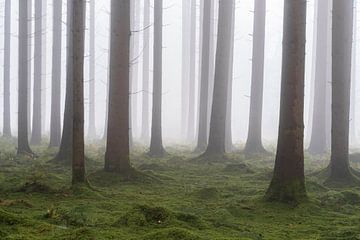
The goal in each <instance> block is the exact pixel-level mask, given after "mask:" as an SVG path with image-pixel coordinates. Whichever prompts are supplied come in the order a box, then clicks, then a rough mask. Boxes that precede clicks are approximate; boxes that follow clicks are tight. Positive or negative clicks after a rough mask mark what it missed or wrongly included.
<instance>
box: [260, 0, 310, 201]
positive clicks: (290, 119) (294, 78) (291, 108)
mask: <svg viewBox="0 0 360 240" xmlns="http://www.w3.org/2000/svg"><path fill="white" fill-rule="evenodd" d="M284 9H285V11H284V37H283V58H282V79H281V102H280V122H279V137H278V145H277V153H276V159H275V168H274V175H273V179H272V181H271V184H270V186H269V189H268V191H267V194H266V197H267V199H268V200H270V201H282V202H297V201H300V200H301V199H303V198H305V197H306V190H305V176H304V148H303V142H304V123H303V121H304V72H305V36H306V0H289V1H285V5H284Z"/></svg>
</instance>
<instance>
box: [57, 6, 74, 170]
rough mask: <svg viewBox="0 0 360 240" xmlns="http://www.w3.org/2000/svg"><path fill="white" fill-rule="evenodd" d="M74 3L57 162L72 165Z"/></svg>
mask: <svg viewBox="0 0 360 240" xmlns="http://www.w3.org/2000/svg"><path fill="white" fill-rule="evenodd" d="M73 1H74V0H67V24H66V27H67V39H66V41H67V54H66V55H67V56H66V93H65V112H64V123H63V132H62V137H61V143H60V150H59V153H58V154H57V156H56V158H55V161H58V162H64V163H67V164H69V163H71V161H72V155H73V153H72V145H73V120H72V119H73V104H72V102H73V75H72V72H73V46H72V44H73V35H72V28H73V25H72V24H73V19H72V17H73Z"/></svg>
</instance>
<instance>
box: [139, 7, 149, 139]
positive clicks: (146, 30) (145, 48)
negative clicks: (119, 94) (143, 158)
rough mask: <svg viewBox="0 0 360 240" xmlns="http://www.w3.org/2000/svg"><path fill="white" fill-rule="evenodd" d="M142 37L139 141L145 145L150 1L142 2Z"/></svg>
mask: <svg viewBox="0 0 360 240" xmlns="http://www.w3.org/2000/svg"><path fill="white" fill-rule="evenodd" d="M143 20H144V24H143V25H144V26H143V28H144V37H143V51H144V53H143V83H142V84H143V87H142V88H143V89H142V90H143V92H142V119H141V120H142V124H141V139H142V141H144V142H145V143H148V142H149V139H150V136H149V134H150V130H149V129H150V116H149V109H150V107H149V92H150V88H149V82H150V46H149V44H150V29H149V28H150V0H145V1H144V19H143Z"/></svg>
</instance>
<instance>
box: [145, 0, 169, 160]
mask: <svg viewBox="0 0 360 240" xmlns="http://www.w3.org/2000/svg"><path fill="white" fill-rule="evenodd" d="M162 8H163V0H155V1H154V77H153V109H152V126H151V141H150V152H149V155H150V156H155V157H162V156H163V155H164V154H165V150H164V147H163V144H162V127H161V122H162V121H161V115H162V114H161V113H162V111H161V109H162V107H161V105H162V27H163V9H162Z"/></svg>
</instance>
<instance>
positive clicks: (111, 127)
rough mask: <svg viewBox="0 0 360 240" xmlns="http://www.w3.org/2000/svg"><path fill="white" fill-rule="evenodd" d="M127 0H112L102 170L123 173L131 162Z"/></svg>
mask: <svg viewBox="0 0 360 240" xmlns="http://www.w3.org/2000/svg"><path fill="white" fill-rule="evenodd" d="M130 35H131V31H130V1H129V0H112V1H111V43H110V89H109V117H108V137H107V146H106V154H105V171H109V172H118V173H125V172H127V171H129V169H130V168H131V166H130V157H129V156H130V150H129V148H130V146H129V113H130V109H129V102H130V101H129V100H130V97H129V86H130V85H129V82H130V81H131V79H130V75H129V66H130Z"/></svg>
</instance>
